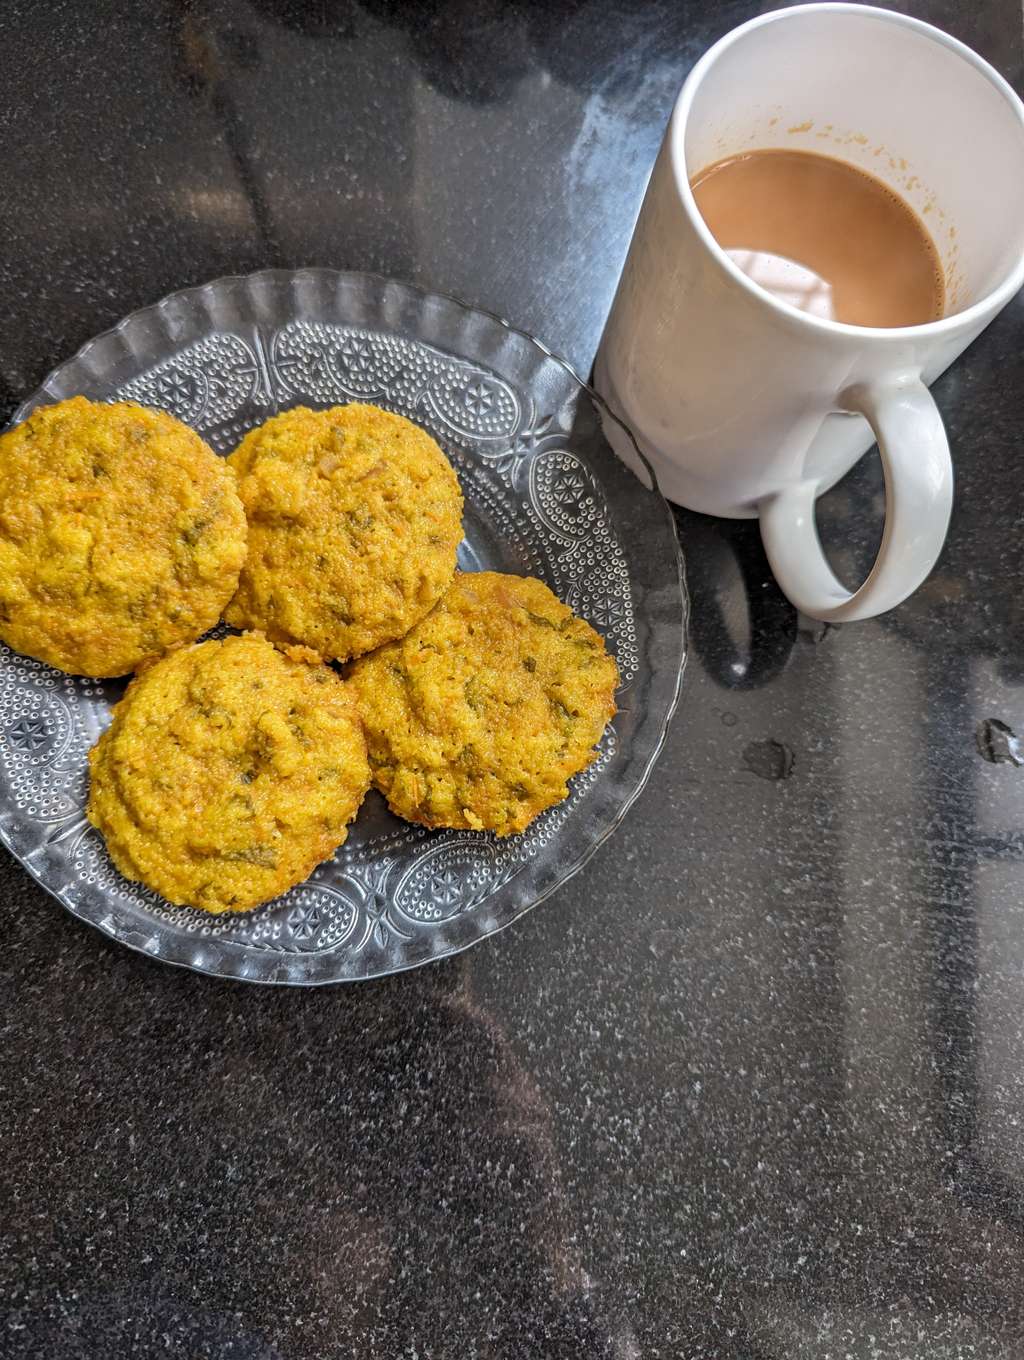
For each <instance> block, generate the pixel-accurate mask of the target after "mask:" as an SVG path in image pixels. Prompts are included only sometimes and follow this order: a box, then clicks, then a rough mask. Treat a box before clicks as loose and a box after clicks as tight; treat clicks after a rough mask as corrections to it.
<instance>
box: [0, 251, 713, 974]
mask: <svg viewBox="0 0 1024 1360" xmlns="http://www.w3.org/2000/svg"><path fill="white" fill-rule="evenodd" d="M75 393H83V394H84V395H86V396H88V397H92V398H94V399H109V400H113V399H118V398H130V399H132V400H134V401H138V402H142V403H143V404H145V405H149V406H159V407H163V408H164V409H165V410H167V411H170V412H172V413H173V414H174V415H176V416H179V417H180V418H181V419H182V420H184V421H185V422H186V423H187V424H189V425H191V426H193V427H194V428H195V429H196V430H198V431H199V432H200V434H202V436H203V437H204V438H205V439H206V440H207V441H208V442H209V443H210V444H211V445H212V446H213V448H214V449H216V450H217V451H218V452H219V453H227V452H228V451H229V450H230V449H232V448H233V447H234V446H235V445H236V444H237V443H238V441H239V439H240V438H241V437H242V435H244V434H245V432H246V431H247V430H249V429H251V428H252V427H253V426H254V425H257V424H259V423H260V422H261V421H264V420H266V419H267V417H268V416H270V415H272V414H273V413H274V412H276V411H279V410H282V409H284V408H286V407H288V406H293V405H295V404H297V403H300V402H301V403H304V404H307V405H310V406H326V405H332V404H335V403H339V402H346V401H353V400H359V401H370V402H374V403H376V404H377V405H379V406H384V407H387V408H388V409H390V410H393V411H397V412H399V413H400V414H402V415H404V416H408V417H409V418H410V419H412V420H415V421H416V422H417V423H418V424H419V425H422V426H424V427H425V428H426V429H428V430H429V431H430V433H431V434H432V435H433V436H434V438H435V439H436V440H437V441H438V443H439V444H440V445H441V447H442V448H443V449H444V450H445V451H446V453H447V454H448V456H449V457H450V459H451V460H452V462H453V464H454V466H455V468H456V470H457V471H458V474H459V478H460V480H461V482H462V488H463V492H464V494H465V500H466V513H465V531H466V537H465V542H464V543H463V545H462V547H461V549H460V552H459V560H460V565H461V567H462V568H463V570H467V571H475V570H481V569H485V568H490V569H496V570H499V571H507V572H516V573H521V574H530V575H534V576H539V577H540V578H541V579H542V580H544V581H546V582H547V583H548V585H550V586H551V588H552V589H553V590H554V591H555V593H556V594H557V595H558V596H559V597H560V598H561V599H563V600H565V601H566V603H567V604H569V605H571V606H572V608H573V609H574V610H576V611H577V612H578V613H579V614H581V615H582V616H583V617H584V618H586V619H589V620H590V622H591V623H592V624H593V625H594V626H595V627H596V628H598V629H599V630H600V631H601V632H602V633H603V634H604V636H605V637H606V638H607V640H608V644H609V646H610V648H611V650H612V652H613V653H614V654H615V657H616V660H617V661H618V664H619V670H620V673H621V676H622V687H621V690H620V691H619V695H618V704H619V713H618V715H617V717H616V718H615V721H614V722H613V723H612V725H611V726H610V728H609V729H608V732H607V734H606V736H605V738H604V740H603V741H602V743H601V748H600V755H599V758H598V759H597V760H596V761H595V763H594V764H593V765H592V766H591V767H590V769H589V770H587V771H586V772H585V773H584V774H582V775H580V776H579V777H578V778H577V779H575V780H574V781H573V782H572V786H571V789H572V791H571V795H570V797H569V798H568V799H567V800H566V802H564V803H562V804H561V805H560V806H558V807H555V808H552V809H550V810H549V811H548V812H546V813H544V814H543V815H542V816H540V817H539V818H538V819H537V820H536V821H535V822H534V823H533V824H532V825H531V826H530V827H529V828H528V830H527V831H526V832H525V833H524V834H523V835H521V836H514V837H511V838H508V839H505V840H498V839H497V838H496V837H494V836H492V835H490V834H489V833H482V832H481V833H467V832H464V831H443V832H437V831H427V830H424V829H423V828H420V827H415V826H410V825H408V824H407V823H405V822H401V821H399V820H397V819H396V818H394V817H392V816H391V815H390V813H389V812H388V811H387V808H386V807H385V805H384V802H383V800H382V799H381V798H380V797H379V795H377V794H376V793H371V794H370V796H369V797H368V799H367V800H366V803H365V804H364V806H363V808H362V810H361V811H360V813H359V816H358V818H357V820H356V822H355V824H354V825H353V826H352V828H351V830H350V832H349V838H348V841H347V842H346V844H345V845H344V846H343V847H342V848H341V849H340V850H339V851H338V852H337V854H336V855H335V856H334V858H333V859H332V860H330V861H329V862H328V863H326V864H322V865H321V866H320V867H319V868H318V869H317V870H316V871H315V872H314V874H313V875H312V877H311V878H310V879H309V880H308V881H307V882H306V883H304V884H302V885H300V886H299V887H297V888H293V889H292V890H291V891H290V892H288V893H286V894H285V895H284V896H283V897H280V898H278V899H277V900H276V901H274V902H271V903H268V904H267V905H266V906H263V907H260V908H258V909H257V910H256V911H253V912H251V913H248V914H245V915H237V916H231V915H228V916H219V917H212V916H208V915H205V914H204V913H203V912H200V911H194V910H191V909H187V908H180V907H171V906H169V905H168V904H167V903H166V902H164V901H163V899H161V898H159V897H157V896H156V895H155V894H153V893H151V892H149V891H148V890H147V889H145V888H142V887H140V886H139V885H137V884H133V883H129V882H127V881H126V880H125V879H123V878H122V877H121V875H120V874H119V873H118V872H117V870H116V869H115V868H114V867H113V865H112V864H111V862H110V859H109V858H108V856H107V853H106V850H105V848H104V845H103V840H102V838H101V837H100V835H99V833H98V832H97V831H95V830H93V829H92V828H91V827H90V826H89V824H88V822H87V821H86V820H85V816H84V812H83V809H84V806H85V799H86V780H87V763H86V752H87V751H88V749H89V747H90V746H92V744H93V743H94V742H95V741H96V739H97V737H98V736H99V734H100V732H101V731H102V730H103V728H104V726H105V725H106V723H107V722H108V720H109V714H110V708H111V705H112V704H113V703H116V701H117V699H118V698H119V697H120V695H121V694H122V693H123V691H124V685H125V682H124V681H109V680H102V681H101V680H91V679H88V678H82V677H78V676H68V675H63V674H61V673H59V672H57V671H54V670H51V669H50V668H49V667H48V666H44V665H42V664H41V663H40V662H37V661H31V660H29V659H27V658H26V657H23V656H19V655H17V654H15V653H12V652H11V651H10V650H9V649H8V648H6V647H2V646H0V838H2V840H3V842H4V844H5V845H7V847H8V848H9V849H10V850H11V852H12V853H13V854H14V855H15V856H16V857H17V858H18V859H19V860H21V862H22V863H23V864H24V865H25V867H26V868H27V869H28V870H29V872H30V873H31V874H33V875H34V876H35V877H36V878H37V879H38V880H39V882H40V883H41V884H42V885H43V886H44V887H45V888H47V889H48V890H49V891H50V892H51V893H53V895H54V896H55V897H57V898H58V899H59V900H60V901H61V902H63V903H64V905H65V906H66V907H67V908H68V910H69V911H70V912H71V913H72V914H73V915H74V916H77V917H78V918H79V919H80V920H83V921H88V922H89V923H90V924H91V925H94V926H97V927H98V928H99V929H100V930H102V931H104V932H105V933H106V934H108V935H110V936H112V937H113V938H114V939H116V940H120V941H121V942H122V943H123V944H126V945H129V946H130V947H131V948H133V949H138V950H141V951H142V952H144V953H146V954H149V955H151V956H152V957H154V958H158V959H162V960H164V961H165V962H168V963H175V964H183V965H186V966H188V967H190V968H195V969H198V970H199V971H200V972H204V973H214V974H218V975H220V976H224V977H235V978H244V979H247V980H250V981H254V982H270V983H305V984H310V983H324V982H342V981H352V980H356V979H359V978H370V977H378V976H381V975H383V974H387V973H393V972H397V971H398V970H400V969H403V968H413V967H415V966H416V965H418V964H422V963H427V962H428V961H429V960H431V959H437V958H442V957H444V956H445V955H446V954H452V953H455V952H456V951H457V950H460V949H464V948H466V946H467V945H470V944H473V943H475V942H476V941H477V940H481V939H483V938H484V937H485V936H487V935H493V934H494V932H495V931H497V930H501V929H502V928H503V927H505V926H507V925H509V924H510V923H511V922H512V921H514V920H516V918H517V917H519V916H522V914H523V913H524V912H526V911H528V910H529V909H530V907H532V906H535V905H536V904H537V903H538V902H539V901H541V899H542V898H544V897H547V896H548V894H549V893H551V892H553V891H554V889H555V888H557V887H558V886H559V884H561V883H564V882H565V881H566V879H568V878H570V877H571V876H572V875H573V874H574V873H576V871H577V870H578V869H579V868H580V867H581V866H582V865H583V864H584V863H585V862H586V860H587V859H588V858H589V856H590V855H591V854H593V852H594V850H595V849H596V848H597V846H598V845H600V843H601V842H602V841H603V840H604V839H605V837H606V836H608V835H609V834H610V833H611V832H612V831H613V830H614V828H615V827H616V826H617V825H618V823H619V822H620V821H621V819H622V817H623V814H624V813H625V811H626V809H627V808H628V807H629V805H630V804H631V803H632V801H633V800H634V798H636V796H637V794H638V793H639V791H640V789H641V788H642V787H643V784H644V781H645V780H646V778H647V776H648V773H649V772H650V769H651V766H652V764H653V762H654V759H655V757H656V756H657V754H658V751H659V749H660V747H661V744H662V742H663V740H664V736H665V730H666V727H667V724H668V721H669V718H670V717H671V714H672V711H673V708H674V707H675V703H676V698H677V696H678V692H679V682H680V677H681V672H682V665H683V661H684V657H685V620H686V603H685V592H684V587H683V584H682V573H681V563H680V558H679V550H678V546H677V543H676V536H675V528H674V521H673V518H672V515H671V512H670V510H669V508H668V506H667V505H666V503H665V501H664V500H663V499H662V498H661V496H660V495H659V494H658V493H657V492H656V491H652V490H649V489H647V487H646V486H644V485H643V484H642V483H641V481H640V480H638V478H637V477H636V476H634V474H633V473H632V472H630V471H629V470H628V469H627V468H626V467H625V466H624V465H623V464H622V463H621V462H620V461H619V460H618V459H617V458H616V457H615V455H614V454H613V453H612V451H611V450H610V448H609V447H608V444H607V442H606V441H605V438H604V436H603V434H602V430H601V421H602V419H605V420H610V419H613V417H611V416H610V415H608V413H607V412H606V410H605V409H604V408H603V406H602V405H601V403H600V399H599V398H598V397H597V396H595V394H594V393H593V392H591V391H590V390H589V389H588V388H587V387H586V386H584V385H583V384H582V383H581V382H580V381H579V379H578V378H577V377H576V375H575V374H574V373H573V372H572V371H571V370H570V369H569V367H568V366H567V365H566V364H565V363H564V362H562V361H561V360H560V359H557V358H555V357H554V356H553V355H552V354H551V353H549V351H548V350H546V349H545V348H544V347H543V346H542V345H541V344H539V343H538V342H537V341H536V340H533V339H531V338H530V337H529V336H527V335H523V334H522V333H520V332H518V331H515V330H512V329H511V328H510V327H508V326H507V325H506V324H505V323H504V322H502V321H500V320H499V319H498V318H497V317H494V316H490V315H487V314H486V313H484V312H480V311H474V310H473V309H471V308H469V307H465V306H463V305H462V304H461V303H459V302H456V301H455V300H453V299H452V298H448V297H442V296H438V295H437V294H430V293H423V292H420V291H419V290H417V289H415V288H411V287H408V286H407V285H405V284H401V283H395V282H392V281H390V280H387V279H382V278H378V277H375V276H371V275H367V274H343V273H337V272H335V271H333V270H327V269H306V270H300V271H297V272H292V271H286V270H268V271H267V272H265V273H260V274H253V275H251V276H249V277H247V278H226V279H219V280H217V281H216V282H214V283H210V284H207V285H206V286H205V287H202V288H191V289H188V290H187V291H185V292H181V293H174V294H172V295H171V296H170V297H167V298H165V299H164V300H163V301H162V302H158V303H157V304H156V305H155V306H152V307H147V308H145V309H144V310H142V311H139V312H135V313H134V314H133V315H131V316H129V317H127V318H126V319H125V320H124V321H122V322H121V324H120V325H119V326H117V327H115V328H114V329H113V330H111V331H108V332H107V333H106V334H105V335H101V336H99V337H98V338H97V339H95V340H93V341H91V342H90V343H89V344H87V345H85V346H84V347H83V348H82V349H81V350H80V351H79V352H78V354H76V355H75V357H74V358H73V359H71V360H69V361H68V362H67V363H65V364H63V365H61V366H60V367H59V368H57V369H56V370H55V371H54V372H53V373H51V374H50V376H49V378H47V380H46V382H45V383H44V384H43V386H42V388H41V389H40V390H39V391H38V392H37V393H35V395H34V396H33V397H31V399H30V400H29V401H27V402H26V403H25V404H24V405H23V406H22V407H21V409H20V410H19V411H18V412H17V414H16V416H15V420H16V421H17V420H21V419H23V418H24V417H25V416H26V415H27V414H28V413H29V411H31V410H32V409H33V408H34V407H35V406H37V405H40V404H44V403H47V402H52V401H57V400H60V399H61V398H64V397H69V396H72V395H74V394H75Z"/></svg>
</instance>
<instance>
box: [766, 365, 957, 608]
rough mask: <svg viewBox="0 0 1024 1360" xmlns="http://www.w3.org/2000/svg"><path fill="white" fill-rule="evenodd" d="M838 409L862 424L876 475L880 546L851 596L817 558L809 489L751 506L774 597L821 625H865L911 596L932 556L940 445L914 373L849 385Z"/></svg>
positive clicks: (942, 497) (941, 521)
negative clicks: (881, 511)
mask: <svg viewBox="0 0 1024 1360" xmlns="http://www.w3.org/2000/svg"><path fill="white" fill-rule="evenodd" d="M838 406H839V409H840V410H843V411H854V412H857V413H858V414H860V415H862V416H864V417H866V419H867V420H868V422H869V423H870V425H871V428H872V430H873V431H874V433H875V438H876V439H877V440H878V451H879V453H880V454H881V455H882V468H883V470H884V472H885V529H884V531H883V534H882V545H881V547H880V548H879V550H878V556H877V557H876V559H875V565H874V566H873V567H872V568H871V572H870V574H869V576H868V578H867V580H866V581H865V582H864V584H863V585H862V586H861V587H860V589H859V590H855V591H853V592H852V593H851V592H850V591H848V590H846V589H845V587H844V586H843V585H842V584H841V582H840V581H839V580H838V578H837V577H836V575H835V573H834V572H833V570H832V568H831V567H830V566H829V564H828V562H827V560H826V558H825V554H824V553H823V552H822V548H821V542H820V540H819V538H818V530H817V528H816V527H815V523H814V502H815V499H816V497H817V495H818V490H819V488H818V484H817V483H816V482H800V483H798V484H797V485H796V486H790V487H786V488H785V489H784V490H783V491H779V492H777V493H776V494H775V495H773V496H770V497H767V498H766V499H765V500H764V501H762V502H761V503H760V505H759V506H758V514H759V516H760V519H761V537H762V539H763V540H764V546H765V551H766V552H767V554H768V560H769V562H770V563H771V567H772V571H773V572H774V574H775V579H776V580H777V581H778V583H779V585H780V587H781V588H782V591H783V593H784V594H786V595H787V596H788V597H789V599H790V600H791V601H792V602H793V604H795V605H796V607H797V609H799V610H800V611H801V612H802V613H804V614H807V615H809V616H810V617H811V618H812V619H821V620H822V621H823V622H825V623H848V622H853V621H854V620H855V619H870V618H873V617H874V616H875V615H876V614H884V613H885V611H886V610H887V609H892V608H893V607H894V606H895V605H898V604H899V603H900V602H901V601H902V600H905V599H906V598H907V596H908V595H910V594H912V593H913V592H914V591H915V590H916V589H917V588H918V586H919V585H920V584H921V582H922V581H923V580H924V579H925V577H926V576H927V575H928V573H929V572H930V571H931V569H932V567H934V565H935V562H936V559H937V558H938V555H939V553H940V552H941V551H942V545H943V543H944V542H945V538H946V530H947V529H948V528H949V516H950V511H951V510H952V508H953V464H952V461H951V459H950V456H949V441H948V440H947V438H946V430H945V427H944V426H943V424H942V417H941V416H940V415H939V410H938V407H937V406H936V405H935V399H934V398H933V397H932V394H931V393H930V392H929V391H928V388H927V387H926V386H925V385H924V383H923V382H922V381H921V377H920V374H918V373H904V374H900V375H898V376H896V377H893V376H889V377H887V378H885V379H882V380H879V381H876V382H869V383H859V384H857V385H855V386H853V387H849V388H847V389H846V391H845V392H843V393H842V394H841V396H840V398H839V402H838Z"/></svg>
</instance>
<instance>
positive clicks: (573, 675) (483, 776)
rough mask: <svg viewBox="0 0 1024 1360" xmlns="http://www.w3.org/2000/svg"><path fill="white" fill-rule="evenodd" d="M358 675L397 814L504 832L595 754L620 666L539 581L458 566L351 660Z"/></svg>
mask: <svg viewBox="0 0 1024 1360" xmlns="http://www.w3.org/2000/svg"><path fill="white" fill-rule="evenodd" d="M351 683H352V686H353V688H354V689H355V691H356V694H357V697H358V700H359V708H360V712H361V713H362V715H363V722H364V724H365V727H366V737H367V744H368V746H369V752H370V765H371V767H372V769H373V779H374V783H375V784H376V786H377V788H379V789H380V791H381V793H383V794H384V796H385V798H386V799H387V800H388V805H389V806H390V808H391V810H392V811H393V812H395V813H397V814H398V816H400V817H405V818H406V819H407V820H409V821H411V822H421V823H422V824H423V825H424V826H435V827H436V826H450V827H462V828H472V829H476V830H481V829H484V828H487V829H489V830H493V831H496V832H497V833H498V835H499V836H507V835H510V834H511V833H512V832H516V831H522V830H523V829H524V827H526V826H527V825H528V823H529V822H530V821H532V819H533V818H534V817H536V815H537V814H538V813H539V812H541V811H543V809H544V808H547V807H550V806H551V805H552V804H553V803H558V802H560V801H561V800H562V799H563V798H565V797H566V796H567V794H568V792H569V790H568V788H567V786H566V781H567V780H569V779H570V778H571V777H572V776H573V775H574V774H577V773H578V772H579V771H580V770H583V769H585V768H586V767H587V766H588V765H589V764H590V763H591V761H592V760H593V759H594V757H595V755H596V754H597V753H596V751H595V749H594V747H595V745H596V744H597V742H598V741H599V740H600V738H601V734H602V732H603V731H604V729H605V726H606V725H607V723H608V721H609V719H610V718H611V717H612V716H613V714H614V713H615V699H614V694H615V688H616V686H617V684H618V671H617V669H616V666H615V662H614V661H613V660H612V658H611V657H610V656H609V655H608V653H607V652H606V651H605V646H604V642H603V640H602V639H601V637H600V636H599V635H598V634H597V633H595V632H594V630H593V628H591V627H590V625H589V624H588V623H584V621H583V620H582V619H578V618H577V617H576V616H575V615H574V614H573V612H572V610H571V609H569V608H568V606H566V605H564V604H562V602H561V601H560V600H558V599H557V598H556V597H555V596H554V595H553V594H552V593H551V591H550V590H549V589H548V588H547V586H546V585H544V584H543V583H542V582H541V581H536V580H534V579H533V578H532V577H528V576H527V577H520V576H504V575H501V574H500V573H498V572H490V571H483V572H475V573H472V574H468V575H465V574H462V573H459V574H457V575H456V577H455V580H454V582H453V584H452V586H451V588H450V589H449V591H448V592H447V594H446V595H444V597H443V598H442V599H441V602H440V603H439V604H438V605H437V606H436V607H435V609H434V610H433V611H432V612H431V613H430V614H428V615H427V617H426V618H425V619H424V620H423V622H422V623H420V624H418V625H417V626H416V627H415V628H414V629H413V630H412V632H411V633H409V634H408V635H407V636H406V637H404V638H402V639H401V641H399V642H393V643H391V644H389V645H388V646H387V647H382V648H380V650H379V651H376V652H374V653H373V654H372V655H370V656H367V657H363V658H362V659H361V660H359V661H357V662H355V663H354V665H353V666H352V667H351Z"/></svg>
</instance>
